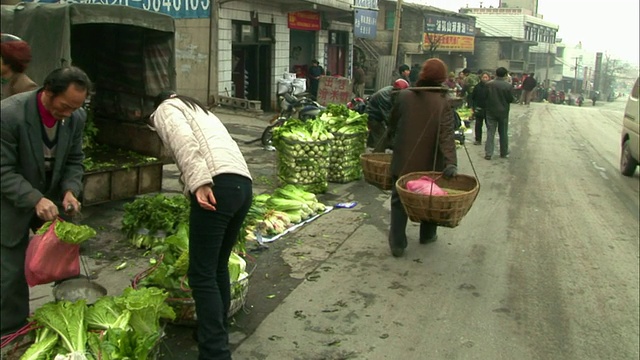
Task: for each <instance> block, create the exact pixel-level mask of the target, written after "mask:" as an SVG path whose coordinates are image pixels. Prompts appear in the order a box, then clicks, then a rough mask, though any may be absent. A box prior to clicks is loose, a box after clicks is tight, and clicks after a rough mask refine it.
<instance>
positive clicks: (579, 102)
mask: <svg viewBox="0 0 640 360" xmlns="http://www.w3.org/2000/svg"><path fill="white" fill-rule="evenodd" d="M583 102H584V96H582V95H578V98H577V99H576V104H577V105H578V106H582V103H583Z"/></svg>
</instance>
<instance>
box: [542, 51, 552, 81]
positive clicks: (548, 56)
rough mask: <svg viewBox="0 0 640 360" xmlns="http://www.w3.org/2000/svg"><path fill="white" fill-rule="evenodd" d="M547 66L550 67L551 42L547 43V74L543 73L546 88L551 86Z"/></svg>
mask: <svg viewBox="0 0 640 360" xmlns="http://www.w3.org/2000/svg"><path fill="white" fill-rule="evenodd" d="M549 67H551V44H550V43H547V68H546V70H547V75H545V78H544V81H545V82H546V86H545V87H546V88H547V89H549V88H551V81H549Z"/></svg>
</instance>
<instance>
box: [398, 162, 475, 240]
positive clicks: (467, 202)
mask: <svg viewBox="0 0 640 360" xmlns="http://www.w3.org/2000/svg"><path fill="white" fill-rule="evenodd" d="M423 176H428V177H430V178H431V179H434V180H435V183H436V184H437V185H438V186H439V187H441V188H443V189H445V190H447V189H450V190H453V191H450V192H449V194H448V195H443V196H429V195H423V194H418V193H415V192H411V191H409V190H407V182H408V181H411V180H416V179H419V178H421V177H423ZM395 186H396V189H397V191H398V195H399V196H400V201H401V202H402V205H403V207H404V209H405V211H406V212H407V216H408V217H409V219H410V220H411V221H414V222H421V221H426V222H431V223H435V224H438V225H439V226H444V227H450V228H454V227H456V226H458V225H459V224H460V221H461V220H462V218H463V217H464V216H465V215H466V214H467V212H468V211H469V209H471V206H472V205H473V202H474V201H475V199H476V197H477V196H478V191H479V189H480V185H479V183H478V180H477V179H476V178H475V177H473V176H469V175H462V174H458V175H457V176H455V177H453V178H451V179H445V178H444V177H442V173H441V172H435V171H425V172H413V173H409V174H406V175H404V176H402V177H400V178H399V179H398V181H397V182H396V185H395Z"/></svg>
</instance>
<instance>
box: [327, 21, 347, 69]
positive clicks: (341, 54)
mask: <svg viewBox="0 0 640 360" xmlns="http://www.w3.org/2000/svg"><path fill="white" fill-rule="evenodd" d="M348 45H349V34H348V33H347V32H345V31H330V32H329V44H328V45H327V69H326V70H327V71H328V73H327V75H332V76H344V77H347V76H349V75H350V74H348V73H347V57H348V52H347V50H348Z"/></svg>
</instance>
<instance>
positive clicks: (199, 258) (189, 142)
mask: <svg viewBox="0 0 640 360" xmlns="http://www.w3.org/2000/svg"><path fill="white" fill-rule="evenodd" d="M155 105H156V110H155V112H154V113H153V114H151V116H150V117H149V125H150V126H152V127H153V128H154V129H155V130H156V131H157V133H158V135H159V137H160V139H161V140H162V142H163V144H165V146H167V148H168V149H169V151H170V152H171V154H172V155H173V157H174V159H175V161H176V165H177V166H178V169H179V170H180V172H181V173H182V175H181V180H182V183H183V184H184V193H185V195H187V196H188V197H189V198H190V199H191V212H190V214H189V270H188V278H189V286H190V287H191V291H192V295H193V299H194V301H195V305H196V316H197V318H198V327H197V339H198V351H199V356H198V359H199V360H214V359H215V360H222V359H224V360H227V359H231V351H230V349H229V334H228V326H229V324H228V321H227V313H228V311H229V307H230V304H231V287H230V281H229V268H228V266H229V256H230V255H231V251H232V249H233V247H234V245H235V244H236V240H237V239H238V234H239V232H240V229H241V227H242V223H243V221H244V219H245V217H246V215H247V213H248V211H249V208H250V207H251V199H252V192H253V190H252V179H251V174H250V173H249V169H248V167H247V163H246V161H245V159H244V157H243V155H242V153H241V152H240V148H239V147H238V144H237V143H236V142H235V141H234V140H233V139H232V138H231V135H229V132H228V131H227V129H226V128H225V126H224V125H223V124H222V122H221V121H220V120H219V119H218V118H217V117H216V116H215V115H214V114H213V113H211V112H210V111H208V110H207V108H206V107H205V106H204V105H202V104H201V103H200V102H199V101H198V100H196V99H193V98H191V97H188V96H184V95H177V94H176V93H175V92H172V91H163V92H162V93H161V94H159V95H158V96H157V98H156V103H155Z"/></svg>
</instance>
